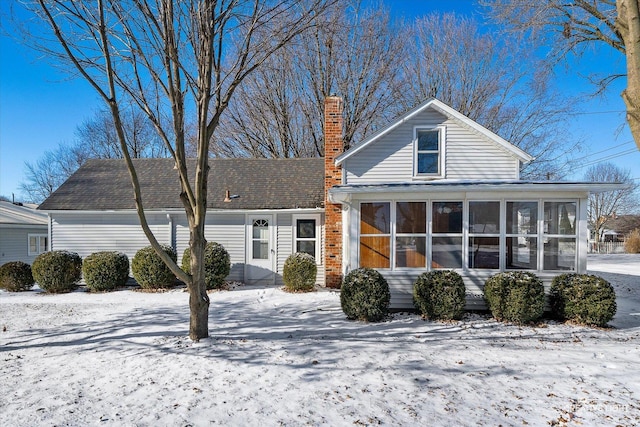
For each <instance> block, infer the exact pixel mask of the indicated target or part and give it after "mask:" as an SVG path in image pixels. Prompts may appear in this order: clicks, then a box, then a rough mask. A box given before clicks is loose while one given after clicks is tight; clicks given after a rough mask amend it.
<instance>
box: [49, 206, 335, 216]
mask: <svg viewBox="0 0 640 427" xmlns="http://www.w3.org/2000/svg"><path fill="white" fill-rule="evenodd" d="M41 212H45V213H48V214H57V213H62V214H82V215H85V214H89V215H104V214H105V213H109V214H136V213H137V211H136V210H135V209H123V210H91V211H89V210H46V211H41ZM144 212H145V214H180V213H185V212H184V209H180V208H176V209H161V210H158V209H149V210H146V209H145V211H144ZM289 212H291V213H318V212H319V213H322V212H324V208H323V207H316V208H287V209H236V210H229V209H213V208H209V209H207V213H216V214H228V215H244V214H253V213H258V214H260V213H289Z"/></svg>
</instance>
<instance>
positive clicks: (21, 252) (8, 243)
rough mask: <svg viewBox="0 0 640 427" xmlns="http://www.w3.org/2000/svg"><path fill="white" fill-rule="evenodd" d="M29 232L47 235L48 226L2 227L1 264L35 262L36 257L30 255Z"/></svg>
mask: <svg viewBox="0 0 640 427" xmlns="http://www.w3.org/2000/svg"><path fill="white" fill-rule="evenodd" d="M29 234H45V235H46V234H47V226H46V225H45V226H31V227H26V226H21V227H11V226H9V225H6V226H2V227H0V265H2V264H6V263H7V262H12V261H22V262H26V263H27V264H29V265H31V264H33V260H34V259H35V258H36V257H35V255H33V256H29V237H28V236H29Z"/></svg>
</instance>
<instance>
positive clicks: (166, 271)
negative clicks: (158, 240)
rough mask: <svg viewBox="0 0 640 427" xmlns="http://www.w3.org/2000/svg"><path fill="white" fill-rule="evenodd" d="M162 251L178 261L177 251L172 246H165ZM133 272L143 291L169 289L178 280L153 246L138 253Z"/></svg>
mask: <svg viewBox="0 0 640 427" xmlns="http://www.w3.org/2000/svg"><path fill="white" fill-rule="evenodd" d="M162 250H164V252H165V253H166V254H167V255H169V256H170V257H171V259H172V260H173V261H176V260H177V259H178V255H177V254H176V251H175V250H174V249H173V248H172V247H171V246H165V245H163V246H162ZM131 272H132V273H133V277H134V278H135V279H136V282H138V284H139V285H140V286H141V287H142V288H143V289H159V288H167V287H169V286H171V285H173V284H174V282H175V280H176V276H175V275H174V274H173V272H172V271H171V269H170V268H169V267H168V266H167V265H166V264H165V263H164V262H163V261H162V259H161V258H160V256H158V254H157V253H156V251H155V250H154V249H153V248H152V247H151V246H147V247H144V248H142V249H140V250H139V251H138V252H136V254H135V256H134V257H133V261H132V262H131Z"/></svg>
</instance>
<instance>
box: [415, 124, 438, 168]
mask: <svg viewBox="0 0 640 427" xmlns="http://www.w3.org/2000/svg"><path fill="white" fill-rule="evenodd" d="M443 134H444V128H415V138H414V174H415V176H416V177H425V178H429V177H442V176H443V175H444V174H443V164H444V161H443V155H444V149H443V148H444V147H443V141H444V137H443Z"/></svg>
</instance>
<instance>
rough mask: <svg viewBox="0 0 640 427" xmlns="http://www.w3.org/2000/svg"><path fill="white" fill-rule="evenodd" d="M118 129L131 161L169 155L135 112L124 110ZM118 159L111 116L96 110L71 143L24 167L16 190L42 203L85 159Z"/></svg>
mask: <svg viewBox="0 0 640 427" xmlns="http://www.w3.org/2000/svg"><path fill="white" fill-rule="evenodd" d="M122 125H123V128H124V135H125V138H126V140H127V147H128V150H129V152H130V154H131V157H132V158H143V157H167V156H168V155H169V153H168V152H167V150H166V148H165V146H164V144H163V143H162V142H161V141H159V140H158V138H157V136H156V132H155V128H154V127H153V125H152V124H151V122H149V121H148V120H147V117H146V115H144V114H143V113H141V112H140V111H139V110H135V109H132V110H127V112H126V114H123V122H122ZM122 158H123V154H122V150H121V149H120V142H119V141H118V135H117V134H116V130H115V125H114V123H113V118H112V116H111V113H110V112H109V111H107V110H99V111H97V112H96V114H95V116H94V117H91V118H89V119H87V120H85V121H84V122H82V123H81V124H80V125H78V127H77V128H76V140H75V141H74V142H73V143H64V142H63V143H60V144H58V146H57V147H56V148H55V149H53V150H47V151H45V152H44V154H42V156H41V157H40V158H39V159H38V160H37V161H35V162H33V163H32V162H26V163H25V167H26V177H25V180H24V181H23V182H22V183H21V184H20V189H21V190H22V192H23V193H24V194H23V195H24V196H26V199H27V200H29V201H31V202H33V203H42V201H43V200H44V199H46V198H47V197H49V196H50V195H51V193H53V192H54V191H55V190H56V189H57V188H58V187H59V186H60V185H61V184H62V183H63V182H64V181H66V180H67V178H69V177H70V176H71V174H73V173H74V172H75V171H76V170H78V168H79V167H80V166H82V164H83V163H84V162H85V161H86V160H87V159H122Z"/></svg>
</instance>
